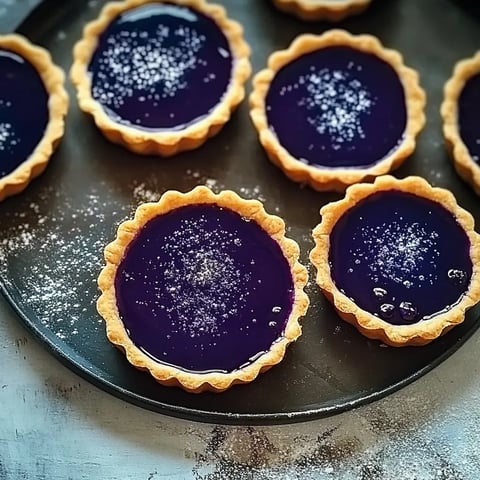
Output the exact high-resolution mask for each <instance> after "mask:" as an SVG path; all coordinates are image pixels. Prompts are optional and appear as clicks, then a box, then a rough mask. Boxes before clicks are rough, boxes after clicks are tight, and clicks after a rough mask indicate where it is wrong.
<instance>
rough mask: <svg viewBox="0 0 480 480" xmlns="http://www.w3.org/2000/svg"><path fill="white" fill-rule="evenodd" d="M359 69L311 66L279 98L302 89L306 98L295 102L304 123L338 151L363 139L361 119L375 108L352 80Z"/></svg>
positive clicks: (362, 90)
mask: <svg viewBox="0 0 480 480" xmlns="http://www.w3.org/2000/svg"><path fill="white" fill-rule="evenodd" d="M361 68H362V67H360V66H357V65H355V63H354V62H350V63H349V64H348V66H347V69H346V70H345V71H342V70H331V69H329V68H322V69H320V70H317V69H316V68H315V67H313V66H312V67H311V69H310V70H311V72H309V73H308V74H306V75H301V76H300V77H299V78H298V80H297V82H296V83H295V84H293V85H288V86H286V87H284V88H283V89H282V90H281V92H280V95H282V96H283V95H288V93H289V92H290V91H295V90H296V89H298V88H299V86H303V88H304V89H305V92H306V95H305V96H304V97H303V98H302V99H301V100H300V101H299V102H298V105H299V106H300V107H305V108H306V109H307V112H309V113H308V116H307V121H308V123H309V124H310V125H312V127H314V128H315V129H316V131H317V132H318V133H319V134H320V135H328V136H329V138H330V142H331V146H332V148H333V149H334V150H339V149H340V148H342V147H344V146H349V145H350V144H351V143H352V142H353V141H355V140H357V139H358V138H365V132H364V130H363V128H362V119H363V118H364V117H365V116H367V115H369V114H370V112H371V108H372V106H374V105H375V97H374V96H373V95H372V94H371V93H370V91H369V90H368V89H367V88H366V87H365V86H364V85H363V84H362V83H361V82H360V81H359V80H358V79H357V78H356V77H355V73H354V72H355V70H357V69H361Z"/></svg>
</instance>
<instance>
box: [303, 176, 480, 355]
mask: <svg viewBox="0 0 480 480" xmlns="http://www.w3.org/2000/svg"><path fill="white" fill-rule="evenodd" d="M392 189H395V190H400V191H404V192H409V193H413V194H415V195H417V196H420V197H425V198H428V199H430V200H432V201H435V202H438V203H441V205H442V206H443V207H444V208H446V209H447V210H448V211H450V212H451V213H452V215H454V216H455V218H456V219H457V221H458V224H459V225H460V226H461V227H462V228H463V229H464V230H465V232H466V234H467V235H468V238H469V239H470V244H471V246H470V257H471V259H472V264H473V272H472V278H471V282H470V285H469V287H468V290H467V291H466V293H465V295H464V297H463V298H462V299H461V301H460V302H459V303H458V304H457V305H456V306H455V307H453V308H451V309H450V310H448V311H446V312H445V313H440V314H438V315H436V316H434V317H433V318H431V319H429V320H424V321H421V322H418V323H415V324H413V325H392V324H390V323H388V322H385V321H383V320H381V319H380V318H378V317H376V316H375V315H373V314H371V313H369V312H367V311H365V310H362V309H361V308H359V307H358V306H357V305H356V304H355V303H354V302H353V301H352V300H351V299H350V298H348V297H347V296H346V295H344V294H343V293H342V292H340V291H339V290H338V288H337V287H336V286H335V283H334V282H333V280H332V277H331V274H330V266H329V260H328V258H329V250H330V234H331V232H332V230H333V228H334V226H335V224H336V223H337V221H338V219H339V218H340V217H341V216H342V215H343V214H344V213H345V212H347V211H348V210H349V209H351V208H352V207H353V206H354V205H356V204H357V203H358V202H360V201H361V200H362V199H364V198H366V197H368V196H370V195H372V194H373V193H375V192H379V191H385V190H392ZM320 215H321V216H322V222H321V223H320V224H319V225H317V227H315V229H314V230H313V238H314V241H315V247H314V249H313V250H312V251H311V253H310V260H311V262H312V263H313V265H314V266H315V267H316V269H317V277H316V281H317V284H318V285H319V287H320V289H321V290H322V292H323V293H324V294H325V296H326V297H327V298H328V300H330V301H331V302H332V303H333V305H334V306H335V309H336V310H337V312H338V314H339V315H340V317H341V318H343V319H344V320H346V321H347V322H349V323H351V324H352V325H354V326H355V327H356V328H357V329H358V330H359V331H360V332H361V333H362V334H363V335H365V336H366V337H368V338H373V339H378V340H381V341H383V342H384V343H386V344H388V345H391V346H395V347H399V346H406V345H425V344H427V343H429V342H431V341H432V340H434V339H435V338H437V337H439V336H440V335H442V334H443V333H446V332H447V331H448V330H450V329H451V328H452V327H454V326H455V325H458V324H459V323H461V322H463V320H464V318H465V312H466V311H467V310H468V309H469V308H471V307H472V306H474V305H475V304H476V303H478V301H480V264H479V259H480V235H479V234H477V233H476V232H475V230H474V220H473V217H472V216H471V215H470V213H468V212H467V211H465V210H463V209H462V208H461V207H459V206H458V204H457V202H456V200H455V197H454V196H453V195H452V193H451V192H449V191H448V190H444V189H442V188H433V187H431V186H430V185H429V184H428V183H427V182H426V180H424V179H423V178H420V177H408V178H405V179H403V180H397V179H395V178H393V177H391V176H388V175H386V176H383V177H379V178H377V179H376V180H375V182H374V183H373V184H359V185H353V186H351V187H349V188H348V189H347V191H346V195H345V198H344V199H343V200H340V201H338V202H334V203H331V204H328V205H326V206H324V207H323V208H322V209H321V211H320Z"/></svg>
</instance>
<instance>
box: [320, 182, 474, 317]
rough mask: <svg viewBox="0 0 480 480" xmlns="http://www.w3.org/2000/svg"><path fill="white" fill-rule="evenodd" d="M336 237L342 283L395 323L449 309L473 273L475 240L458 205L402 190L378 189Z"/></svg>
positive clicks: (334, 267) (336, 274)
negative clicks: (458, 216) (459, 216)
mask: <svg viewBox="0 0 480 480" xmlns="http://www.w3.org/2000/svg"><path fill="white" fill-rule="evenodd" d="M330 245H331V247H330V256H329V262H330V267H331V272H332V279H333V281H334V282H335V284H336V286H337V288H338V289H339V290H341V291H342V292H343V293H344V294H345V295H347V296H348V297H349V298H351V299H352V300H353V301H354V302H355V303H356V304H357V305H358V306H359V307H360V308H362V309H363V310H366V311H367V312H370V313H372V314H373V315H376V316H378V317H380V318H381V319H383V320H385V321H387V322H389V323H391V324H395V325H402V324H412V323H416V322H418V321H421V320H427V319H429V318H432V317H434V316H435V315H438V314H439V313H442V312H445V311H447V310H449V309H450V308H451V307H452V306H454V305H455V304H457V303H458V302H459V301H460V300H461V299H462V297H463V295H464V294H465V292H466V291H467V289H468V285H469V283H470V279H471V276H472V261H471V258H470V240H469V238H468V236H467V234H466V233H465V231H464V229H463V228H462V227H461V226H460V225H459V224H458V222H457V220H456V219H455V217H454V216H453V215H452V213H451V212H450V211H448V210H447V209H445V208H444V207H443V206H442V205H440V204H439V203H437V202H434V201H431V200H428V199H425V198H422V197H419V196H416V195H413V194H410V193H405V192H400V191H397V190H390V191H385V192H378V193H375V194H373V195H371V196H370V197H368V198H366V199H364V200H362V201H360V202H359V203H358V204H357V205H356V206H354V207H353V208H352V209H350V210H348V211H347V212H346V213H345V214H344V215H343V216H342V217H341V218H340V219H339V221H338V222H337V224H336V225H335V227H334V229H333V230H332V232H331V235H330Z"/></svg>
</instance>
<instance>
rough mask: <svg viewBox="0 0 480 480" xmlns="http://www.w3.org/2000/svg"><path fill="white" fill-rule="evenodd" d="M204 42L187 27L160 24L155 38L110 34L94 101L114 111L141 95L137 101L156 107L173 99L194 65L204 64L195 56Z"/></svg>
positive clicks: (146, 33) (132, 33) (124, 33)
mask: <svg viewBox="0 0 480 480" xmlns="http://www.w3.org/2000/svg"><path fill="white" fill-rule="evenodd" d="M185 15H188V10H187V9H185ZM172 39H173V40H172ZM205 40H206V38H205V36H204V35H201V34H199V33H198V32H197V31H196V30H195V29H193V28H190V27H188V26H180V27H177V28H175V29H173V28H170V27H168V26H166V25H159V26H158V27H157V29H156V32H155V35H151V34H150V33H149V32H147V31H139V32H137V31H132V32H130V31H127V30H123V31H120V32H118V33H115V34H113V35H112V36H110V37H109V38H108V39H107V42H106V46H105V48H104V50H103V51H102V52H101V55H100V58H99V60H98V63H99V69H98V74H97V75H98V80H97V81H96V82H95V83H94V86H93V96H94V98H95V99H97V100H99V101H100V102H101V103H102V104H103V105H105V106H108V107H111V108H113V109H114V110H116V109H118V108H119V107H121V106H123V105H124V103H125V101H126V99H128V98H131V97H133V96H135V97H136V96H137V95H138V94H139V93H144V94H145V96H144V97H142V96H140V97H139V98H138V100H139V101H140V102H142V101H144V102H150V103H151V104H152V105H153V106H154V107H155V106H158V105H159V101H161V100H162V99H165V98H172V97H175V96H176V95H177V93H178V92H179V91H181V90H184V89H185V88H187V87H188V83H187V82H186V80H185V75H186V73H187V72H188V71H190V70H194V69H195V68H196V66H197V64H203V65H205V64H206V61H205V60H203V59H202V58H201V57H199V56H198V53H199V52H200V50H201V49H202V48H203V45H204V43H205ZM205 81H206V82H208V81H209V78H206V79H205ZM138 121H139V122H140V120H139V119H138Z"/></svg>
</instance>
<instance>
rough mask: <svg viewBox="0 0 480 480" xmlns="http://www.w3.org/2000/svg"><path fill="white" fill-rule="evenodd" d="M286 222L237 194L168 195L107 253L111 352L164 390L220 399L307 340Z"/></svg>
mask: <svg viewBox="0 0 480 480" xmlns="http://www.w3.org/2000/svg"><path fill="white" fill-rule="evenodd" d="M298 257H299V247H298V245H297V244H296V243H295V242H294V241H293V240H290V239H287V238H286V237H285V225H284V222H283V221H282V220H281V219H280V218H278V217H276V216H272V215H269V214H267V213H266V212H265V210H264V209H263V206H262V204H261V203H260V202H258V201H256V200H243V199H241V198H240V197H239V196H238V195H236V194H235V193H234V192H231V191H228V190H227V191H224V192H221V193H220V194H214V193H212V192H211V191H210V190H209V189H208V188H206V187H196V188H195V189H194V190H192V191H191V192H189V193H185V194H182V193H180V192H176V191H169V192H166V193H165V194H164V195H163V196H162V197H161V199H160V200H159V201H158V202H157V203H146V204H143V205H141V206H140V207H138V209H137V211H136V213H135V217H134V219H133V220H130V221H127V222H125V223H123V224H121V225H120V227H119V229H118V233H117V238H116V240H115V241H114V242H113V243H111V244H109V245H108V246H107V247H106V249H105V260H106V266H105V267H104V269H103V270H102V272H101V274H100V276H99V279H98V284H99V287H100V290H101V291H102V294H101V296H100V298H99V299H98V303H97V308H98V311H99V313H100V315H101V316H102V317H103V318H104V319H105V321H106V327H107V336H108V339H109V340H110V342H112V343H113V344H114V345H116V346H117V347H119V348H120V349H121V350H123V351H124V352H125V353H126V356H127V359H128V361H129V362H130V363H131V364H132V365H134V366H135V367H137V368H139V369H142V370H148V371H149V372H150V373H151V374H152V375H153V377H154V378H155V379H156V380H157V381H158V382H160V383H161V384H162V385H166V386H180V387H181V388H183V389H184V390H186V391H189V392H193V393H199V392H203V391H205V390H210V391H214V392H222V391H224V390H226V389H227V388H229V387H230V386H232V385H234V384H237V383H247V382H251V381H252V380H254V379H255V378H256V377H257V375H258V374H259V373H261V372H264V371H266V370H268V369H269V368H270V367H272V366H273V365H275V364H277V363H278V362H280V361H281V360H282V358H283V357H284V354H285V349H286V347H287V345H288V344H289V343H291V342H293V341H294V340H296V339H297V338H298V337H299V336H300V334H301V327H300V324H299V317H301V316H303V315H304V314H305V312H306V310H307V308H308V303H309V301H308V297H307V296H306V294H305V293H304V291H303V289H304V287H305V285H306V282H307V271H306V269H305V267H303V266H302V265H300V263H299V262H298Z"/></svg>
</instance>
